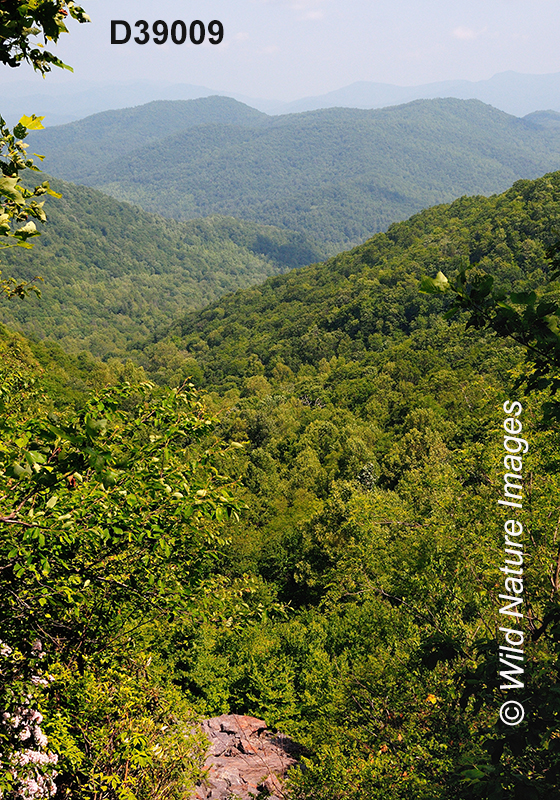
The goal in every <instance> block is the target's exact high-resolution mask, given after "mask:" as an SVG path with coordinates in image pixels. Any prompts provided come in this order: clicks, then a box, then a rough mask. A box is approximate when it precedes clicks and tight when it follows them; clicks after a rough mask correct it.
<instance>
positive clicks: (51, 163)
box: [27, 97, 269, 185]
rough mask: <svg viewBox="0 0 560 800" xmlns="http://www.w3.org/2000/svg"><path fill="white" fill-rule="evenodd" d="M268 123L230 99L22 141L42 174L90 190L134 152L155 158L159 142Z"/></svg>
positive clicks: (142, 109) (146, 109)
mask: <svg viewBox="0 0 560 800" xmlns="http://www.w3.org/2000/svg"><path fill="white" fill-rule="evenodd" d="M268 119H269V118H268V117H267V115H266V114H263V113H261V112H260V111H256V110H255V109H254V108H250V107H249V106H246V105H244V104H243V103H239V102H238V101H237V100H232V99H231V98H229V97H203V98H199V99H196V100H174V101H172V100H156V101H154V102H152V103H147V104H146V105H142V106H135V107H134V108H123V109H119V110H118V111H103V112H100V113H99V114H94V115H93V116H90V117H86V118H85V119H82V120H78V121H76V122H72V123H70V124H68V125H59V126H56V127H53V128H45V129H44V130H43V131H41V133H40V134H39V135H37V134H31V135H30V136H29V137H28V140H27V141H28V142H29V144H30V146H32V147H37V148H38V152H40V153H41V154H44V155H46V156H47V161H46V168H47V170H48V172H50V173H51V174H52V175H56V176H57V177H58V178H63V179H65V180H69V181H74V182H77V183H86V184H89V185H94V182H95V181H96V180H97V176H98V175H99V174H102V173H103V171H104V169H105V167H106V165H107V163H110V162H112V161H113V160H114V159H118V158H120V157H122V156H126V155H128V154H129V153H130V152H131V151H133V150H136V149H138V148H144V147H148V148H152V153H153V154H154V155H155V154H156V153H157V152H158V150H159V143H160V142H161V141H162V140H164V139H167V138H169V137H170V136H173V135H174V134H177V133H181V132H183V131H186V130H188V129H189V128H192V127H198V126H200V125H235V126H242V127H252V126H258V125H259V124H262V123H263V122H266V121H267V120H268ZM46 121H47V120H45V122H46ZM156 144H157V145H158V146H157V147H156V146H155V145H156ZM159 166H160V165H159V164H158V169H159Z"/></svg>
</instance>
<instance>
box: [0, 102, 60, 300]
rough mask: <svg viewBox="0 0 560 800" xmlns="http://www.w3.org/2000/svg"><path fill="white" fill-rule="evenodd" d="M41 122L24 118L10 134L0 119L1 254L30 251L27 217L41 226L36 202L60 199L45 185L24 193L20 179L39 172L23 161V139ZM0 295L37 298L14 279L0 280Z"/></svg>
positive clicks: (30, 225)
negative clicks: (8, 249)
mask: <svg viewBox="0 0 560 800" xmlns="http://www.w3.org/2000/svg"><path fill="white" fill-rule="evenodd" d="M42 119H43V118H42V117H41V118H39V117H36V116H35V115H33V116H32V117H26V116H24V117H22V118H21V119H20V121H19V122H18V124H17V125H16V127H15V128H14V129H13V131H11V130H10V129H9V128H8V127H7V126H6V124H5V122H4V120H3V119H2V117H0V249H2V250H3V249H4V248H6V247H15V246H19V247H24V248H31V247H32V244H31V243H30V242H28V239H31V238H33V237H35V236H38V235H39V232H38V231H37V227H36V225H35V223H34V222H33V220H32V219H29V217H33V218H34V219H37V220H40V221H41V222H44V221H45V220H46V215H45V212H44V210H43V203H44V200H42V201H40V202H38V201H37V199H36V198H38V197H42V196H43V195H47V194H50V195H53V196H54V197H60V195H59V194H57V193H56V192H54V191H52V189H51V188H50V186H49V182H48V181H43V183H42V184H40V185H39V186H35V187H34V188H33V189H28V188H27V187H26V186H24V185H23V183H22V181H21V177H20V172H22V171H23V170H26V169H29V170H33V171H35V172H40V170H39V169H38V167H37V166H36V165H35V164H34V162H33V159H30V158H28V157H27V153H26V149H27V144H25V143H24V142H23V139H25V137H26V136H27V133H28V131H29V130H34V129H35V130H36V129H38V128H42V127H43V126H42V125H41V120H42ZM14 226H15V227H14ZM17 226H19V227H17ZM0 274H1V273H0ZM34 280H37V278H34ZM0 291H1V292H2V293H4V294H7V295H8V297H9V298H12V297H20V298H23V297H25V296H26V295H27V294H28V293H29V292H35V294H37V295H39V294H40V292H39V290H38V289H37V287H36V286H35V285H33V284H31V285H30V284H29V283H28V282H27V281H18V280H16V279H15V278H11V279H9V280H5V279H2V280H0Z"/></svg>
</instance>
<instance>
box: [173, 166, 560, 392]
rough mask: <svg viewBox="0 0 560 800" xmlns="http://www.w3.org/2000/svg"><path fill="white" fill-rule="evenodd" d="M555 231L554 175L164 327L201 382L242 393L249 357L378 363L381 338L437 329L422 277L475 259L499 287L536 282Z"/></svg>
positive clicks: (271, 361)
mask: <svg viewBox="0 0 560 800" xmlns="http://www.w3.org/2000/svg"><path fill="white" fill-rule="evenodd" d="M559 227H560V172H556V173H553V174H550V175H546V176H544V177H543V178H541V179H539V180H537V181H533V182H531V181H518V182H517V183H515V184H514V186H513V187H512V188H511V189H509V190H508V191H507V192H505V193H504V194H502V195H496V196H493V197H490V198H484V197H464V198H460V199H459V200H456V201H455V202H454V203H452V204H451V205H448V206H437V207H434V208H430V209H427V210H426V211H423V212H421V213H420V214H417V215H415V216H413V217H412V218H411V219H409V220H407V221H406V222H403V223H398V224H394V225H392V226H391V227H390V228H389V229H388V231H387V232H386V233H379V234H377V235H376V236H374V237H373V238H372V239H370V240H369V241H368V242H366V243H365V244H363V245H361V246H359V247H357V248H355V249H354V250H352V251H349V252H345V253H341V254H340V255H338V256H336V257H334V258H332V259H330V260H329V261H327V262H325V263H323V264H315V265H312V266H309V267H304V268H302V269H300V270H297V271H294V272H291V273H289V274H287V275H283V276H279V277H275V278H271V279H269V280H267V281H266V282H265V283H264V284H263V285H261V286H258V287H254V288H252V289H248V290H244V291H239V292H237V293H236V294H235V295H233V296H228V297H224V298H222V299H221V300H219V301H218V302H214V303H212V304H211V305H210V306H209V307H208V308H206V309H204V310H203V311H199V312H196V313H192V314H189V315H188V316H187V317H186V318H184V319H183V320H182V321H181V322H179V323H178V324H177V325H176V326H174V328H173V330H174V332H180V334H181V336H182V341H183V344H184V345H185V346H186V347H187V349H188V350H189V351H190V352H191V353H192V354H193V355H196V358H197V360H198V362H199V365H200V366H201V368H202V369H203V371H204V374H205V376H206V382H207V384H208V385H210V386H224V385H227V386H242V385H243V379H244V378H247V377H248V375H250V374H251V373H250V364H251V363H252V362H251V359H253V361H254V360H255V359H256V360H257V362H258V363H260V364H261V368H262V371H263V372H264V374H265V375H266V376H267V377H269V376H271V375H272V374H273V371H274V367H275V364H277V363H283V364H285V365H287V366H288V367H289V368H290V370H292V371H293V372H294V373H297V372H298V371H299V370H301V369H303V371H304V373H305V370H306V369H310V370H311V371H312V372H313V374H314V370H316V369H317V368H319V366H320V364H321V363H322V362H323V360H327V361H328V360H330V359H332V358H335V359H336V358H340V357H342V358H345V359H349V360H350V361H357V362H360V363H362V360H363V359H366V361H369V360H370V359H374V360H379V359H382V358H383V352H384V350H385V348H386V347H387V346H388V342H389V341H404V340H405V339H407V338H408V337H410V336H412V335H413V334H414V333H415V332H419V331H420V330H424V329H425V328H427V327H428V328H429V327H430V325H431V324H432V323H433V321H434V319H435V320H436V321H438V324H439V317H437V316H436V317H434V316H433V315H434V313H435V312H436V310H437V309H440V308H441V302H442V301H440V300H439V299H437V298H432V297H427V296H425V295H421V294H419V293H418V281H419V280H420V278H421V277H422V276H423V275H425V274H430V275H432V274H434V275H435V273H436V272H437V271H438V270H440V269H441V270H442V271H443V272H444V273H445V274H448V275H449V274H451V275H452V274H454V273H455V272H456V271H457V269H458V268H459V267H460V266H468V265H469V264H474V263H479V264H480V266H481V268H483V269H484V270H485V271H488V272H490V273H491V274H493V275H495V276H496V277H497V278H498V279H499V280H501V281H505V282H506V283H511V282H512V281H513V282H519V286H523V285H524V281H529V282H530V285H534V283H535V281H536V282H537V284H539V283H541V282H542V281H543V279H544V274H545V272H543V270H545V271H546V267H545V264H546V259H545V257H544V248H545V247H547V246H550V244H551V243H552V241H553V240H554V238H555V236H556V235H557V234H556V231H557V230H558V228H559ZM516 285H517V283H516ZM248 370H249V371H248Z"/></svg>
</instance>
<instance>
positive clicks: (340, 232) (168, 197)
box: [32, 97, 560, 252]
mask: <svg viewBox="0 0 560 800" xmlns="http://www.w3.org/2000/svg"><path fill="white" fill-rule="evenodd" d="M202 103H206V104H209V107H212V109H213V110H214V111H215V112H216V113H218V111H217V110H219V109H220V108H221V107H222V106H223V109H224V111H223V117H224V119H223V120H222V122H219V123H218V122H217V121H214V122H210V116H209V115H208V116H203V115H202V116H201V117H200V119H201V121H203V122H206V123H207V124H200V125H195V126H194V127H189V128H187V129H186V130H183V131H177V127H175V129H174V131H173V132H171V133H169V132H168V128H164V127H163V126H160V125H158V124H157V123H156V122H154V123H153V124H150V125H148V126H146V125H145V124H144V123H143V122H142V115H143V113H144V111H143V109H142V108H140V109H135V110H134V120H135V122H134V120H131V125H130V133H128V131H127V133H126V134H125V138H126V136H127V135H128V136H129V137H130V144H129V145H128V146H127V150H126V153H123V152H122V148H123V146H124V144H123V138H122V134H121V135H119V137H117V141H116V144H115V146H114V147H113V145H112V143H111V138H110V137H105V135H104V134H103V131H102V128H101V124H102V123H103V124H109V123H110V124H111V125H113V124H115V125H116V124H118V123H117V120H118V114H119V113H120V112H106V113H105V114H102V115H95V116H94V117H91V118H89V120H86V121H83V122H81V123H71V124H70V125H68V126H63V127H62V128H56V129H55V128H53V129H50V130H45V131H41V132H40V133H37V134H34V137H33V139H32V142H33V146H34V147H36V148H37V149H38V151H39V152H43V153H45V154H46V155H47V161H46V166H47V168H48V169H49V170H50V171H51V172H53V173H54V174H58V172H57V170H56V169H55V168H54V165H55V164H56V163H57V161H56V156H55V155H54V152H55V151H56V150H58V148H59V146H60V145H59V142H60V141H65V140H66V139H65V137H72V138H73V141H74V143H73V147H75V148H78V147H79V151H78V149H76V153H78V152H79V155H77V157H76V158H75V159H72V158H71V157H69V156H68V152H66V153H65V158H66V159H67V163H68V166H67V167H66V168H65V173H64V175H61V177H66V178H68V179H71V180H79V181H80V182H83V183H87V184H89V185H92V186H96V187H97V188H99V189H101V190H102V191H104V192H107V193H108V194H111V195H113V196H114V197H117V198H119V199H121V200H126V201H130V202H134V203H137V204H138V205H140V206H142V207H143V208H145V209H147V210H149V211H153V212H158V213H162V214H165V215H166V216H171V217H175V218H177V219H190V218H194V217H200V216H205V215H208V214H216V213H219V214H228V215H232V216H235V217H241V218H243V219H248V220H252V221H255V222H260V223H266V224H270V225H277V226H280V227H287V228H289V229H291V230H297V231H300V232H304V233H306V234H307V235H309V236H311V237H312V238H314V239H315V240H317V241H320V242H322V243H325V244H326V245H327V246H329V247H330V249H331V252H336V251H337V250H340V249H342V248H343V247H346V246H348V245H349V244H355V243H357V242H360V241H363V240H365V239H366V238H368V237H369V236H371V235H372V234H373V233H375V232H376V231H380V230H383V229H385V228H386V227H387V225H389V224H390V223H391V222H394V221H396V220H401V219H404V218H405V217H407V216H409V215H410V214H412V213H414V212H415V211H418V210H420V209H422V208H425V207H427V206H429V205H432V204H434V203H441V202H449V201H451V200H452V199H454V198H455V197H458V196H460V195H463V194H477V193H481V194H491V193H493V192H496V191H502V190H504V189H505V188H506V187H507V186H509V185H511V183H513V181H515V180H516V179H518V178H535V177H537V176H538V175H542V174H543V173H544V172H546V171H550V170H553V169H557V168H558V167H560V130H558V129H557V128H556V127H555V126H550V125H540V124H539V122H538V120H537V121H530V120H529V121H526V120H520V119H518V118H516V117H512V116H509V115H508V114H505V113H503V112H500V111H497V110H496V109H494V108H492V107H490V106H485V105H484V104H483V103H481V102H479V101H475V100H453V99H443V100H420V101H416V102H413V103H409V104H407V105H404V106H396V107H391V108H385V109H380V110H374V111H367V110H357V109H326V110H320V111H313V112H307V113H302V114H290V115H285V116H281V117H266V116H265V115H259V114H258V112H254V111H252V110H250V109H248V108H247V107H245V106H240V105H239V104H236V103H235V101H233V100H229V99H226V98H215V97H214V98H207V99H206V100H204V101H202V100H196V101H188V102H186V103H183V104H179V105H178V108H179V109H180V110H181V113H186V111H185V109H187V108H195V104H202ZM191 104H192V105H191ZM156 105H157V104H156ZM164 105H165V108H166V109H167V111H168V112H169V114H170V115H171V116H172V112H173V108H174V104H173V103H168V104H164ZM238 106H239V109H238V116H237V117H236V118H234V116H233V111H234V110H235V109H237V108H238ZM196 108H198V106H196ZM145 113H146V114H155V113H156V108H155V105H154V104H150V105H148V106H146V107H145ZM243 114H245V115H252V116H250V124H249V125H248V124H247V123H243V124H240V119H242V118H243ZM226 118H227V120H228V124H224V122H225V119H226ZM180 124H181V123H178V125H180ZM136 125H138V126H139V128H138V130H139V131H141V133H140V134H136V133H135V126H136ZM80 126H81V127H80ZM146 127H148V128H149V136H150V139H151V141H150V142H149V143H147V144H143V145H138V136H140V137H142V136H146V135H147V134H146ZM168 127H170V126H168ZM185 127H186V126H185ZM96 137H99V141H102V142H103V145H102V148H101V149H102V151H103V152H100V148H99V146H97V150H96V151H95V152H96V157H95V159H94V160H93V161H92V160H91V159H89V158H88V157H87V156H86V155H85V153H86V151H87V150H88V149H89V148H90V146H91V143H92V141H93V139H94V138H96Z"/></svg>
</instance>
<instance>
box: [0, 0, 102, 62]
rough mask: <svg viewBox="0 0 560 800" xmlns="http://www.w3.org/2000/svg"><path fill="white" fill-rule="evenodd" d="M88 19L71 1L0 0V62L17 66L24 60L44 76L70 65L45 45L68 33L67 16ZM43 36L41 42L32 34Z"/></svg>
mask: <svg viewBox="0 0 560 800" xmlns="http://www.w3.org/2000/svg"><path fill="white" fill-rule="evenodd" d="M68 15H70V17H71V18H73V19H75V20H77V21H78V22H82V23H83V22H90V21H91V20H90V18H89V17H88V15H87V14H86V13H85V11H84V9H83V8H82V7H81V6H79V5H77V4H76V3H75V2H73V0H69V1H68V2H65V1H64V0H2V5H1V6H0V63H2V64H7V65H8V66H9V67H19V66H20V64H21V63H24V62H27V63H29V64H31V65H32V67H33V69H34V70H35V71H36V72H41V73H42V74H43V75H44V74H45V73H46V72H50V71H51V69H52V68H53V67H61V68H63V69H69V70H71V69H72V68H71V67H69V66H68V65H67V64H65V63H64V62H63V61H61V60H60V58H58V56H55V55H54V54H53V53H51V52H50V50H47V49H46V47H45V45H46V44H47V42H48V41H51V42H57V41H58V39H59V37H60V36H61V35H62V34H63V33H68V28H67V27H66V18H67V17H68ZM40 35H42V36H43V44H41V43H40V42H34V41H33V38H32V37H35V36H40Z"/></svg>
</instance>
